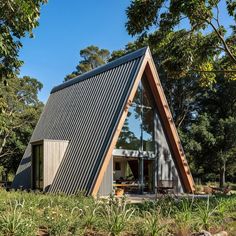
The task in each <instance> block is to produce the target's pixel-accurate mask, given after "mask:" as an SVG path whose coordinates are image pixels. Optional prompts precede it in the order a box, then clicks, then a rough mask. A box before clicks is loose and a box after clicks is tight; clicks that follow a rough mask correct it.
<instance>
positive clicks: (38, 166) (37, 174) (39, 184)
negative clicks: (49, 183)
mask: <svg viewBox="0 0 236 236" xmlns="http://www.w3.org/2000/svg"><path fill="white" fill-rule="evenodd" d="M32 149H33V150H32V154H33V155H32V165H33V173H32V175H33V188H34V189H39V190H43V145H42V144H39V145H33V146H32Z"/></svg>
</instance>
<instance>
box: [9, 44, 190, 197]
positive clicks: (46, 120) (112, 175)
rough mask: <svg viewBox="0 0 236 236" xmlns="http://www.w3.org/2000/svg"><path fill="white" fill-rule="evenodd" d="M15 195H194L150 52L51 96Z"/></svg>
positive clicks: (58, 89) (141, 51)
mask: <svg viewBox="0 0 236 236" xmlns="http://www.w3.org/2000/svg"><path fill="white" fill-rule="evenodd" d="M13 187H14V188H19V187H21V188H22V187H23V188H24V189H39V190H43V191H49V192H54V193H56V192H64V193H66V194H75V193H77V192H79V191H84V192H85V193H86V194H92V195H97V194H99V195H108V194H110V193H113V192H114V190H115V189H116V188H123V189H124V190H125V191H126V192H127V193H132V194H136V193H138V194H140V193H155V192H156V191H158V189H160V188H167V189H168V188H172V189H173V190H174V191H175V192H178V193H179V192H188V193H191V192H193V191H194V182H193V179H192V176H191V173H190V170H189V167H188V164H187V161H186V158H185V155H184V152H183V149H182V146H181V142H180V139H179V137H178V133H177V131H176V128H175V125H174V122H173V119H172V115H171V112H170V109H169V107H168V104H167V101H166V98H165V95H164V92H163V89H162V87H161V83H160V80H159V78H158V74H157V71H156V68H155V65H154V62H153V59H152V56H151V53H150V50H149V48H142V49H139V50H137V51H135V52H133V53H130V54H128V55H126V56H124V57H121V58H119V59H117V60H115V61H112V62H110V63H108V64H106V65H104V66H101V67H99V68H97V69H95V70H92V71H90V72H88V73H85V74H83V75H81V76H79V77H77V78H75V79H72V80H70V81H68V82H65V83H63V84H61V85H59V86H57V87H55V88H53V89H52V91H51V95H50V97H49V99H48V101H47V104H46V106H45V108H44V110H43V113H42V114H41V117H40V119H39V121H38V124H37V126H36V128H35V130H34V132H33V135H32V137H31V139H30V142H29V144H28V147H27V149H26V151H25V154H24V156H23V158H22V160H21V163H20V165H19V168H18V170H17V173H16V177H15V179H14V181H13Z"/></svg>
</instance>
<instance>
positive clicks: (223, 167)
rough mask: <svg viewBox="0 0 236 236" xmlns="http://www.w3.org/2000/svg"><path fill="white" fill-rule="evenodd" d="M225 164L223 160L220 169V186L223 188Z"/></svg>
mask: <svg viewBox="0 0 236 236" xmlns="http://www.w3.org/2000/svg"><path fill="white" fill-rule="evenodd" d="M225 166H226V161H223V164H222V167H221V169H220V188H223V187H224V185H225V169H226V168H225Z"/></svg>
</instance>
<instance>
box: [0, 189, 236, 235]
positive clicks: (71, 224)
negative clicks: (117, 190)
mask: <svg viewBox="0 0 236 236" xmlns="http://www.w3.org/2000/svg"><path fill="white" fill-rule="evenodd" d="M203 229H204V230H208V231H210V232H212V233H216V232H219V231H221V230H226V231H228V232H229V235H230V234H231V235H234V234H233V233H235V232H236V196H234V195H233V196H226V197H223V196H219V197H210V198H208V199H194V198H192V199H187V198H180V199H174V198H170V197H163V198H162V199H160V200H158V201H146V202H143V203H140V204H131V203H129V202H128V199H126V198H121V199H117V198H115V197H114V196H111V197H110V198H108V199H97V200H95V199H93V198H92V197H85V196H84V195H83V194H77V195H73V196H65V195H63V194H57V195H53V194H41V193H26V192H6V191H4V190H0V235H7V236H15V235H16V236H23V235H24V236H25V235H27V236H31V235H36V234H38V233H40V232H42V231H43V232H44V233H47V234H48V235H57V236H58V235H59V236H60V235H61V236H62V235H63V236H64V235H103V236H105V235H111V236H116V235H125V236H128V235H132V236H134V235H137V236H166V235H172V236H173V235H175V236H187V235H191V234H192V233H194V232H199V231H201V230H203Z"/></svg>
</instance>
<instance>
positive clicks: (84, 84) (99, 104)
mask: <svg viewBox="0 0 236 236" xmlns="http://www.w3.org/2000/svg"><path fill="white" fill-rule="evenodd" d="M145 52H146V48H145V49H141V50H138V51H136V52H134V53H132V54H129V55H127V56H125V57H124V58H123V59H122V58H121V59H118V60H117V62H116V61H114V62H112V63H109V64H107V65H106V66H104V67H101V68H98V69H96V70H95V71H92V72H91V73H87V74H85V75H82V76H80V77H78V78H76V79H75V80H74V81H73V83H72V82H69V83H65V84H64V85H63V84H62V85H60V86H58V87H56V88H54V89H53V90H52V93H51V95H50V98H49V100H48V102H47V105H46V106H45V109H44V111H43V113H42V115H41V117H40V120H39V122H38V124H37V126H36V128H35V130H34V133H33V135H32V138H31V141H30V142H33V141H36V140H42V139H53V140H68V141H69V144H68V147H67V151H66V153H65V155H64V157H63V159H62V161H61V164H60V166H59V168H58V171H57V173H56V175H55V178H54V180H53V182H52V185H51V186H50V188H49V191H50V192H64V193H67V194H75V193H77V192H78V191H85V192H86V193H90V192H91V188H92V186H93V182H94V179H95V178H96V177H97V174H98V171H99V170H98V169H99V168H100V166H101V164H102V162H103V158H104V156H105V154H106V149H107V148H108V147H109V142H110V138H111V136H112V135H113V133H114V131H115V129H116V123H117V121H118V120H119V117H120V115H121V114H122V112H123V109H124V107H125V104H126V102H127V97H128V94H127V93H128V92H129V91H130V87H131V86H132V84H133V82H134V80H135V74H136V73H137V71H138V70H139V68H140V64H141V62H142V60H143V55H144V54H145ZM23 159H24V157H23ZM19 169H20V167H19Z"/></svg>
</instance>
